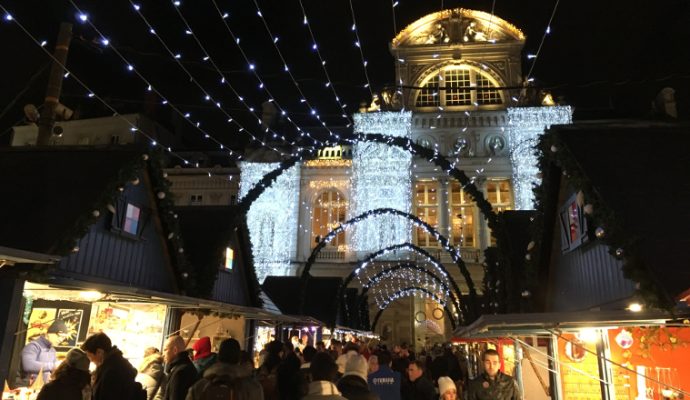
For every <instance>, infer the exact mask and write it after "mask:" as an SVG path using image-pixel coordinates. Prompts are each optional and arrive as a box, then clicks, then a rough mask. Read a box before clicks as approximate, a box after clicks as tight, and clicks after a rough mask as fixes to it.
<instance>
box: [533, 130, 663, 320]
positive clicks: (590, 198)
mask: <svg viewBox="0 0 690 400" xmlns="http://www.w3.org/2000/svg"><path fill="white" fill-rule="evenodd" d="M536 151H537V155H538V158H539V170H540V171H542V173H543V176H542V184H541V185H540V186H538V187H535V189H534V194H535V203H536V204H535V205H536V209H537V211H538V212H537V216H536V217H535V221H534V223H533V225H532V226H533V231H532V235H533V236H532V237H533V238H534V239H535V246H534V247H533V248H532V249H531V251H530V253H529V254H530V256H531V260H528V262H527V263H526V271H525V273H526V276H528V277H530V278H531V277H534V276H536V275H537V269H538V265H540V262H543V260H540V259H541V258H542V256H543V253H544V251H543V249H542V246H544V245H546V246H549V245H550V244H549V243H546V244H544V243H540V241H541V240H542V238H543V237H544V235H543V233H544V229H549V227H545V226H544V223H545V216H544V212H545V205H546V204H547V203H548V202H553V201H555V199H554V198H552V197H553V195H551V194H550V193H548V192H547V190H549V189H553V185H556V184H557V183H558V182H559V181H560V179H561V177H560V176H556V177H554V175H555V174H562V175H565V177H566V178H567V179H568V183H570V184H571V185H572V186H573V187H574V188H575V190H576V191H582V192H583V193H584V197H585V199H586V200H585V203H586V204H587V205H591V213H589V214H587V213H585V216H586V218H587V220H588V224H589V226H590V227H592V228H594V227H602V228H603V229H604V230H605V235H604V237H603V238H601V239H597V240H602V241H603V243H605V244H606V245H607V246H608V247H609V253H610V254H611V255H612V256H614V257H617V258H619V259H622V260H623V267H622V270H623V274H624V276H625V277H626V278H628V279H630V280H632V281H633V282H636V284H637V285H636V290H635V292H636V293H635V295H636V296H637V297H639V299H640V300H641V301H642V302H643V303H644V304H645V305H646V306H647V307H653V308H662V309H667V310H671V309H672V308H673V306H674V303H673V300H672V299H670V298H669V297H668V295H667V294H666V293H665V292H664V291H663V289H662V288H660V287H659V286H658V285H657V284H656V283H655V281H654V279H653V278H652V276H651V274H650V272H649V268H648V266H647V265H645V263H644V261H643V260H642V257H641V256H640V255H639V254H638V251H637V249H639V248H640V246H639V242H640V240H639V239H640V238H639V237H636V236H634V235H631V234H630V233H629V232H628V231H627V230H626V229H625V228H624V226H623V224H622V223H621V222H620V220H619V219H618V216H617V215H616V214H615V212H614V210H613V209H611V208H610V207H609V206H607V205H606V203H605V202H604V200H603V199H602V198H601V196H600V194H599V193H598V191H597V190H596V188H595V187H594V186H593V185H592V182H591V181H590V180H589V178H588V177H587V176H586V175H585V173H584V172H583V170H582V169H581V167H580V166H579V164H578V161H577V159H576V158H575V156H574V155H573V154H572V152H571V151H570V150H569V149H568V148H567V146H566V145H565V143H563V141H562V140H561V138H560V137H559V135H558V134H557V133H555V132H548V133H547V134H545V135H543V136H542V137H541V138H540V140H539V143H538V144H537V146H536ZM554 167H557V168H554ZM528 282H531V285H535V284H536V282H535V280H534V279H531V280H530V281H528ZM532 289H533V287H527V290H532Z"/></svg>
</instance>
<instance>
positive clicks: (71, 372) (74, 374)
mask: <svg viewBox="0 0 690 400" xmlns="http://www.w3.org/2000/svg"><path fill="white" fill-rule="evenodd" d="M89 364H90V362H89V359H88V358H87V357H86V353H84V352H83V351H81V350H80V349H77V348H75V349H71V350H70V351H68V352H67V355H66V356H65V359H64V361H63V362H62V363H60V365H59V366H58V367H57V368H56V369H55V371H53V374H52V380H51V381H50V382H48V383H47V384H45V385H44V386H43V388H41V392H40V393H39V394H38V397H37V400H53V399H55V400H58V399H60V400H61V399H64V400H83V399H88V398H91V385H90V384H91V373H90V372H89Z"/></svg>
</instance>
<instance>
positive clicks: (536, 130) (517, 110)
mask: <svg viewBox="0 0 690 400" xmlns="http://www.w3.org/2000/svg"><path fill="white" fill-rule="evenodd" d="M572 122H573V110H572V108H571V107H570V106H553V107H511V108H508V149H509V150H510V162H511V164H512V166H513V190H514V192H515V209H516V210H533V209H534V193H532V188H533V186H534V185H535V184H539V183H540V182H541V180H540V179H539V178H538V177H537V173H538V172H539V168H538V167H539V166H538V160H537V156H536V155H535V151H534V146H535V145H536V144H537V140H538V138H539V136H541V135H542V134H543V133H544V131H545V130H546V129H548V128H549V127H550V126H551V125H561V124H571V123H572Z"/></svg>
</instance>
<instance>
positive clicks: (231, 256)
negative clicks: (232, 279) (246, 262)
mask: <svg viewBox="0 0 690 400" xmlns="http://www.w3.org/2000/svg"><path fill="white" fill-rule="evenodd" d="M233 261H235V251H234V250H233V249H232V248H230V247H226V248H225V264H224V267H225V269H226V270H231V269H232V263H233Z"/></svg>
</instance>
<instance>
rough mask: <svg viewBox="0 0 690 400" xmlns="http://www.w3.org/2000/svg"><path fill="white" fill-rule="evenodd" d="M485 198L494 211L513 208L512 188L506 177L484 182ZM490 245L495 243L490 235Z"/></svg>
mask: <svg viewBox="0 0 690 400" xmlns="http://www.w3.org/2000/svg"><path fill="white" fill-rule="evenodd" d="M486 200H488V201H489V203H491V207H492V208H493V209H494V212H497V213H499V212H502V211H506V210H512V209H513V189H512V187H511V186H510V180H508V179H495V180H489V181H487V182H486ZM490 237H491V245H492V246H494V245H496V239H495V238H494V237H493V236H492V235H490Z"/></svg>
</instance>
